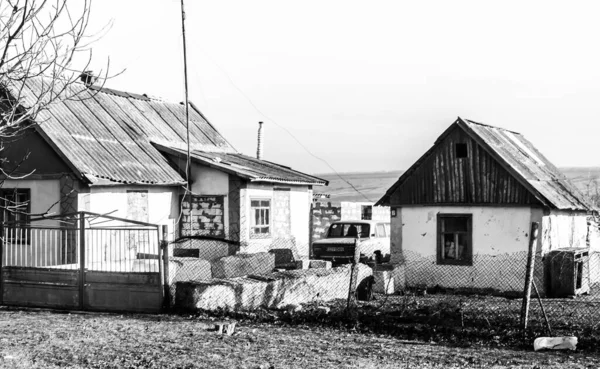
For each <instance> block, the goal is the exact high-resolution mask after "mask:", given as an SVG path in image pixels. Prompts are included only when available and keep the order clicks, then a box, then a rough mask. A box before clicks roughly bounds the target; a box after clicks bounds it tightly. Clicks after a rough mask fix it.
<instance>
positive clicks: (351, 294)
mask: <svg viewBox="0 0 600 369" xmlns="http://www.w3.org/2000/svg"><path fill="white" fill-rule="evenodd" d="M359 260H360V237H357V238H356V239H354V258H353V259H352V266H351V267H350V283H349V285H348V302H347V304H346V310H347V311H349V310H350V303H352V304H354V302H355V301H356V281H357V279H358V276H357V275H356V264H358V261H359Z"/></svg>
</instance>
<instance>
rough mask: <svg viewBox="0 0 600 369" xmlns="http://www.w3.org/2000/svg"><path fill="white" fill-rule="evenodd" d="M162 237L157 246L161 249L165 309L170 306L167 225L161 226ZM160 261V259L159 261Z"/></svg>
mask: <svg viewBox="0 0 600 369" xmlns="http://www.w3.org/2000/svg"><path fill="white" fill-rule="evenodd" d="M161 228H162V232H161V233H162V238H161V241H160V245H159V247H160V248H161V249H162V262H163V277H164V279H163V286H164V287H163V288H164V296H165V301H164V304H165V306H166V307H167V309H170V308H171V285H170V283H169V242H168V241H167V226H166V225H163V226H162V227H161ZM159 262H160V261H159Z"/></svg>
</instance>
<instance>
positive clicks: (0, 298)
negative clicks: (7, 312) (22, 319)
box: [0, 225, 7, 305]
mask: <svg viewBox="0 0 600 369" xmlns="http://www.w3.org/2000/svg"><path fill="white" fill-rule="evenodd" d="M2 228H3V231H4V232H2V238H1V239H0V305H3V304H4V283H3V282H2V280H3V279H4V271H3V270H2V265H3V263H4V246H5V245H6V239H7V236H6V227H4V225H2Z"/></svg>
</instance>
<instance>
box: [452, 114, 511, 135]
mask: <svg viewBox="0 0 600 369" xmlns="http://www.w3.org/2000/svg"><path fill="white" fill-rule="evenodd" d="M458 119H459V120H462V121H463V122H465V123H471V124H477V125H479V126H482V127H488V128H493V129H499V130H501V131H506V132H510V133H512V134H515V135H519V136H523V135H522V134H521V133H519V132H516V131H512V130H510V129H506V128H502V127H498V126H493V125H491V124H485V123H481V122H476V121H474V120H471V119H463V118H461V117H458Z"/></svg>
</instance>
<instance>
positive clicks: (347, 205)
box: [341, 201, 390, 222]
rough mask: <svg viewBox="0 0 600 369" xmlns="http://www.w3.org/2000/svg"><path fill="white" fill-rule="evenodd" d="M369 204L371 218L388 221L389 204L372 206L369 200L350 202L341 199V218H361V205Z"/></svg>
mask: <svg viewBox="0 0 600 369" xmlns="http://www.w3.org/2000/svg"><path fill="white" fill-rule="evenodd" d="M363 206H371V208H372V215H371V220H375V221H378V222H389V221H390V208H389V206H373V203H369V202H351V201H342V205H341V207H342V214H341V217H342V220H361V219H362V217H361V215H362V207H363Z"/></svg>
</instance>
